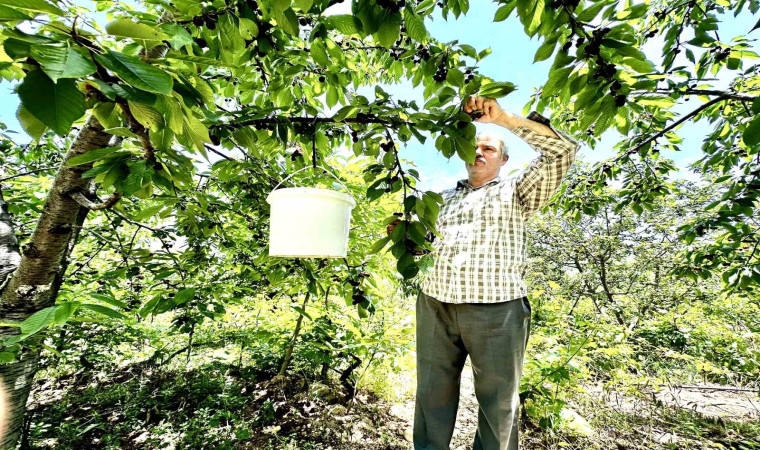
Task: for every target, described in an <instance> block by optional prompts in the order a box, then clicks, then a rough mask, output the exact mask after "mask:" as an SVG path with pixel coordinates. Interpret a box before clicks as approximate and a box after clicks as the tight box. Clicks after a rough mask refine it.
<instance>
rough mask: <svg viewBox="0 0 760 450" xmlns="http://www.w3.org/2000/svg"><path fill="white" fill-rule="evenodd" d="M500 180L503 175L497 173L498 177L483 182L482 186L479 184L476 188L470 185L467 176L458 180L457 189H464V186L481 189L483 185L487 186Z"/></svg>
mask: <svg viewBox="0 0 760 450" xmlns="http://www.w3.org/2000/svg"><path fill="white" fill-rule="evenodd" d="M500 181H501V176H499V175H497V176H496V178H494V179H493V180H491V181H488V182H486V183H484V184H482V185H481V186H478V187H476V188H474V187H472V186H470V180H468V179H466V178H465V179H462V180H459V181H457V187H456V190H457V191H458V190H460V189H464V188H468V189H470V190H475V189H480V188H482V187H483V186H487V185H489V184H494V183H498V182H500Z"/></svg>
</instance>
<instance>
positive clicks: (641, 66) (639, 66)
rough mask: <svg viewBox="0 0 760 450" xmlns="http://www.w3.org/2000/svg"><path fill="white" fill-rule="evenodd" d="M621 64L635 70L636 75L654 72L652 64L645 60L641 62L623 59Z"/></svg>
mask: <svg viewBox="0 0 760 450" xmlns="http://www.w3.org/2000/svg"><path fill="white" fill-rule="evenodd" d="M622 62H623V64H625V65H626V66H628V67H630V68H631V69H633V70H635V71H636V72H638V73H650V72H654V70H655V68H654V64H652V63H651V62H650V61H647V60H641V59H636V58H625V59H624V60H623V61H622Z"/></svg>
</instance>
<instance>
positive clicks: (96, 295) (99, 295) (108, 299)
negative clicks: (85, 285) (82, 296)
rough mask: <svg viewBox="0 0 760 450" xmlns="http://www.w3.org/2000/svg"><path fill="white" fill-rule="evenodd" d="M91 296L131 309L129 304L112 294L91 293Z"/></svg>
mask: <svg viewBox="0 0 760 450" xmlns="http://www.w3.org/2000/svg"><path fill="white" fill-rule="evenodd" d="M90 297H92V298H94V299H96V300H100V301H101V302H106V303H108V304H109V305H113V306H116V307H119V308H122V309H129V305H127V304H126V303H124V302H123V301H121V300H116V299H115V298H113V297H112V296H110V295H105V294H97V293H91V294H90Z"/></svg>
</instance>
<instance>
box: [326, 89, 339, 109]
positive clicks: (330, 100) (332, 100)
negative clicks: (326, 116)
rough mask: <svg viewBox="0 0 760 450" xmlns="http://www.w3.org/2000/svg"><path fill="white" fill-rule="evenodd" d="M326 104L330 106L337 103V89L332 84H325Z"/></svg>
mask: <svg viewBox="0 0 760 450" xmlns="http://www.w3.org/2000/svg"><path fill="white" fill-rule="evenodd" d="M325 100H326V101H327V106H328V107H330V108H332V107H333V106H335V105H336V104H337V103H338V90H337V89H336V88H335V86H333V85H332V84H328V85H327V95H326V96H325Z"/></svg>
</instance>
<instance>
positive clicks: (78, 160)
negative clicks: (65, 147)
mask: <svg viewBox="0 0 760 450" xmlns="http://www.w3.org/2000/svg"><path fill="white" fill-rule="evenodd" d="M120 148H121V147H118V146H116V147H104V148H98V149H95V150H90V151H88V152H87V153H84V154H81V155H78V156H75V157H73V158H70V159H68V160H66V166H68V167H71V166H78V165H80V164H85V163H88V162H92V161H97V160H99V159H101V158H103V157H104V156H106V155H110V154H111V153H113V152H115V151H117V150H119V149H120Z"/></svg>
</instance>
